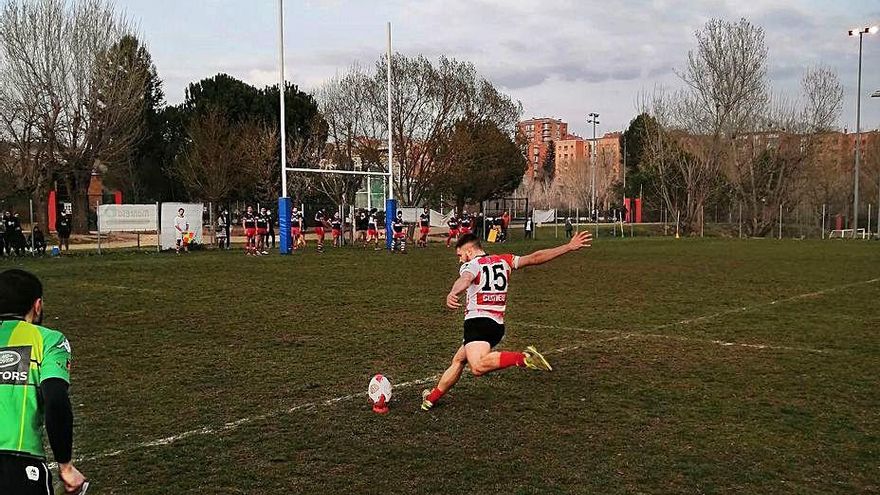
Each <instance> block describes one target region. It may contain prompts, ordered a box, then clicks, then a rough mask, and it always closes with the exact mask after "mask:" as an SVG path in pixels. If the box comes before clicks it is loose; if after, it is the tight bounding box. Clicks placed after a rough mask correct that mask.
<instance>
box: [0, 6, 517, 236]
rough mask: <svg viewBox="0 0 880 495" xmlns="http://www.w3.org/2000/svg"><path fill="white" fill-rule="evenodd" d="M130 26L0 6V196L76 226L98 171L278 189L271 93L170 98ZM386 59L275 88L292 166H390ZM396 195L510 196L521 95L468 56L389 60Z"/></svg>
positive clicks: (213, 196)
mask: <svg viewBox="0 0 880 495" xmlns="http://www.w3.org/2000/svg"><path fill="white" fill-rule="evenodd" d="M133 26H134V23H133V22H131V20H129V19H128V18H126V17H125V16H124V15H123V14H120V13H118V12H116V11H114V8H113V4H112V3H111V2H109V0H79V1H67V0H33V1H25V0H11V1H10V2H7V3H6V4H5V5H4V6H3V8H2V10H0V153H2V155H0V156H2V160H0V197H10V196H18V197H29V198H31V199H32V200H33V201H34V203H35V205H36V206H37V208H36V211H37V212H38V217H37V221H38V222H41V223H45V221H46V212H47V211H48V208H47V204H46V201H47V198H48V191H49V190H50V189H60V190H62V191H63V193H64V196H65V197H67V198H69V200H70V201H71V202H72V203H73V226H74V229H75V231H76V232H83V231H85V230H86V229H87V227H88V212H89V207H90V206H93V205H89V190H88V189H89V184H90V181H91V178H92V174H93V173H94V172H98V173H100V174H101V176H102V178H103V180H104V184H105V185H106V186H107V187H108V188H112V189H119V190H122V191H123V194H124V196H125V198H126V200H127V201H129V202H153V201H166V200H182V199H190V200H200V201H210V202H213V203H214V204H215V205H216V204H218V203H222V202H227V201H231V200H258V201H264V202H271V201H273V200H274V199H275V198H277V197H278V196H279V195H280V192H281V191H280V188H281V181H280V174H279V169H280V159H281V156H280V153H281V152H280V149H279V148H280V147H279V139H280V133H281V130H280V129H279V128H278V124H279V121H278V114H279V111H278V105H279V87H278V86H277V85H276V86H269V87H265V88H256V87H254V86H251V85H249V84H246V83H244V82H242V81H239V80H237V79H235V78H233V77H230V76H228V75H225V74H218V75H216V76H214V77H211V78H207V79H203V80H201V81H199V82H196V83H192V84H190V85H189V87H188V88H187V90H186V95H185V99H184V101H183V102H182V103H181V104H179V105H166V102H165V95H164V92H163V89H162V80H161V78H160V77H159V74H158V73H157V71H156V67H155V65H154V64H153V61H152V58H151V56H150V53H149V51H148V49H147V47H146V46H145V45H144V43H143V42H142V41H140V39H139V38H138V36H137V34H136V33H135V29H134V27H133ZM386 63H387V61H386V59H385V57H379V58H378V59H377V61H376V63H375V64H374V65H373V66H372V68H371V69H370V70H363V69H361V68H359V67H356V66H355V67H352V68H350V69H349V70H348V71H346V72H345V73H344V74H342V75H340V76H337V77H335V78H333V79H331V80H329V81H328V82H326V83H325V84H324V85H322V86H321V87H320V88H318V90H317V91H316V93H315V95H314V96H313V95H310V94H307V93H305V92H303V91H301V90H299V89H298V88H297V87H296V86H294V85H290V84H288V85H287V87H285V88H284V91H285V106H286V116H287V119H286V129H284V132H285V133H286V137H287V143H288V145H287V150H286V153H287V160H288V163H289V164H290V165H291V166H299V167H323V168H335V169H340V170H354V169H359V170H370V171H383V172H386V171H387V170H386V169H387V152H388V150H387V149H386V148H387V146H386V144H385V143H386V142H387V141H386V140H387V133H388V125H387V114H386V98H387V93H386V84H385V72H386ZM392 70H393V74H394V79H393V85H394V86H393V92H392V119H393V126H392V128H391V133H392V137H393V141H394V150H393V151H394V157H395V170H394V179H395V184H394V186H395V189H396V191H397V192H398V194H397V196H398V198H400V199H401V200H402V202H403V203H405V204H411V205H415V204H423V203H426V202H432V201H439V200H440V198H441V196H442V197H443V198H444V199H446V200H447V202H449V201H452V202H454V203H456V204H458V205H462V204H464V203H471V202H479V201H482V200H484V199H488V198H491V197H495V196H499V195H503V194H506V193H509V192H510V191H512V190H513V189H515V188H516V187H517V186H518V185H519V183H520V181H521V179H522V171H523V170H524V169H525V159H524V158H523V156H522V150H521V147H520V144H519V143H516V142H515V141H514V136H515V134H514V129H515V124H516V122H517V120H518V119H519V117H520V114H521V106H520V104H519V102H515V101H513V100H512V99H510V97H508V96H507V95H504V94H503V93H501V92H500V91H498V90H497V89H496V88H495V87H494V86H493V85H492V84H491V83H490V82H488V81H486V80H485V79H483V78H482V77H481V76H480V75H479V74H478V73H477V71H476V69H475V68H474V66H473V65H472V64H470V63H466V62H460V61H457V60H454V59H450V58H446V57H441V58H440V59H439V60H438V61H436V62H432V61H431V60H428V59H427V58H425V57H422V56H416V57H406V56H403V55H400V54H396V55H395V56H394V57H392ZM288 179H289V180H288V189H289V190H288V192H289V194H290V195H291V196H293V197H294V198H295V200H296V201H297V202H299V201H309V202H311V201H316V202H320V201H331V202H333V203H336V204H341V203H349V204H351V203H353V202H354V195H355V193H356V192H357V191H358V190H359V189H361V187H362V185H363V178H362V176H352V175H316V174H290V175H289V177H288Z"/></svg>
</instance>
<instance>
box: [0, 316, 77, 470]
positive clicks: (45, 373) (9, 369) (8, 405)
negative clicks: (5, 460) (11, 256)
mask: <svg viewBox="0 0 880 495" xmlns="http://www.w3.org/2000/svg"><path fill="white" fill-rule="evenodd" d="M49 378H60V379H62V380H64V381H65V382H67V383H70V343H68V342H67V339H66V338H64V335H62V334H61V333H60V332H56V331H55V330H49V329H48V328H43V327H41V326H37V325H32V324H30V323H27V322H25V321H21V320H6V321H0V453H2V452H6V453H13V454H23V455H29V456H32V457H38V458H41V459H44V458H45V457H46V453H45V450H44V449H43V437H42V430H43V414H44V412H43V403H42V400H41V399H40V384H41V383H42V382H43V380H46V379H49Z"/></svg>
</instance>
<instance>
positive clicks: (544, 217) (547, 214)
mask: <svg viewBox="0 0 880 495" xmlns="http://www.w3.org/2000/svg"><path fill="white" fill-rule="evenodd" d="M532 219H534V221H535V223H553V222H555V221H556V210H533V213H532Z"/></svg>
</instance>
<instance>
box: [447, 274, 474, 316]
mask: <svg viewBox="0 0 880 495" xmlns="http://www.w3.org/2000/svg"><path fill="white" fill-rule="evenodd" d="M473 281H474V275H473V274H472V273H470V272H464V273H463V274H461V276H460V277H458V280H456V281H455V283H454V284H452V288H451V289H449V294H447V295H446V307H447V308H449V309H458V308H460V307H461V303H460V302H458V295H459V294H461V293H462V292H464V291H465V290H467V288H468V286H469V285H471V282H473Z"/></svg>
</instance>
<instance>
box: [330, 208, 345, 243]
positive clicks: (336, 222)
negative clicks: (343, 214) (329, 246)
mask: <svg viewBox="0 0 880 495" xmlns="http://www.w3.org/2000/svg"><path fill="white" fill-rule="evenodd" d="M330 233H331V234H332V235H333V247H342V219H341V218H339V213H334V214H333V220H331V221H330Z"/></svg>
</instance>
